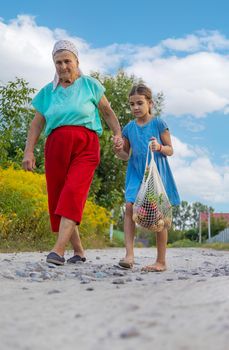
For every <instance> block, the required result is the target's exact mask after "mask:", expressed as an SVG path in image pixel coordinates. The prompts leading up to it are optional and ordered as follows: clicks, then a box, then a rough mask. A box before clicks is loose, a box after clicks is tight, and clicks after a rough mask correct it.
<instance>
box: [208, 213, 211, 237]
mask: <svg viewBox="0 0 229 350" xmlns="http://www.w3.org/2000/svg"><path fill="white" fill-rule="evenodd" d="M208 239H209V240H210V239H211V212H210V207H208Z"/></svg>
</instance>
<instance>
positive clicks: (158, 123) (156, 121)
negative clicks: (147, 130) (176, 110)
mask: <svg viewBox="0 0 229 350" xmlns="http://www.w3.org/2000/svg"><path fill="white" fill-rule="evenodd" d="M151 125H152V127H156V128H157V129H158V130H159V132H160V133H162V132H164V131H165V130H166V129H168V125H167V123H166V122H165V120H164V119H163V118H161V117H160V116H157V117H155V118H153V119H152V120H151Z"/></svg>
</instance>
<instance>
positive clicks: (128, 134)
mask: <svg viewBox="0 0 229 350" xmlns="http://www.w3.org/2000/svg"><path fill="white" fill-rule="evenodd" d="M167 129H168V126H167V124H166V122H165V121H164V120H162V119H161V118H160V117H155V118H153V119H152V120H150V121H149V122H148V123H146V124H145V125H143V126H140V125H138V124H137V123H136V121H135V120H132V121H131V122H129V123H128V124H127V125H126V126H125V127H124V128H123V131H122V134H123V136H124V137H125V138H126V139H127V140H128V141H129V143H130V147H131V156H130V159H129V161H128V166H127V173H126V183H125V200H126V202H131V203H134V201H135V199H136V196H137V193H138V190H139V188H140V185H141V182H142V179H143V175H144V171H145V163H146V155H147V150H148V143H149V141H150V138H151V137H156V138H157V140H158V142H159V143H162V141H161V137H160V135H161V134H162V133H163V132H164V131H165V130H167ZM154 159H155V162H156V164H157V168H158V171H159V174H160V176H161V179H162V182H163V184H164V187H165V190H166V193H167V195H168V197H169V200H170V203H171V204H172V205H179V204H180V197H179V194H178V191H177V187H176V183H175V181H174V178H173V174H172V172H171V169H170V166H169V163H168V159H167V156H165V155H163V154H162V153H160V152H154Z"/></svg>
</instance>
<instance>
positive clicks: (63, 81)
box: [59, 74, 80, 88]
mask: <svg viewBox="0 0 229 350" xmlns="http://www.w3.org/2000/svg"><path fill="white" fill-rule="evenodd" d="M78 78H80V75H78V74H76V75H74V76H73V77H71V78H68V79H61V78H60V81H59V84H60V85H61V86H63V87H64V88H65V87H68V86H70V85H72V84H74V82H75V81H76V80H77V79H78Z"/></svg>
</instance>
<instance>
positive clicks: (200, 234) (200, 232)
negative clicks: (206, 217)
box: [199, 212, 202, 243]
mask: <svg viewBox="0 0 229 350" xmlns="http://www.w3.org/2000/svg"><path fill="white" fill-rule="evenodd" d="M199 243H202V227H201V212H199Z"/></svg>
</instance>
